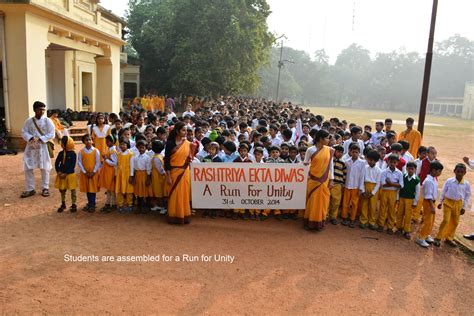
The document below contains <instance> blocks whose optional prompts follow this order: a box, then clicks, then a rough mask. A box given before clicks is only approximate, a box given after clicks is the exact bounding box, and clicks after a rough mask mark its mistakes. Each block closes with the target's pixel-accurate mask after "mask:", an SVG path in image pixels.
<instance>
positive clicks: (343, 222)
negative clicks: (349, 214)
mask: <svg viewBox="0 0 474 316" xmlns="http://www.w3.org/2000/svg"><path fill="white" fill-rule="evenodd" d="M341 224H342V225H344V226H348V225H349V221H348V220H347V218H344V219H343V220H342V222H341Z"/></svg>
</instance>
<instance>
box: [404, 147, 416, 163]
mask: <svg viewBox="0 0 474 316" xmlns="http://www.w3.org/2000/svg"><path fill="white" fill-rule="evenodd" d="M402 158H403V159H405V161H406V162H407V163H409V162H414V161H415V158H413V156H412V154H410V152H409V151H408V150H407V151H406V153H404V154H403V155H402Z"/></svg>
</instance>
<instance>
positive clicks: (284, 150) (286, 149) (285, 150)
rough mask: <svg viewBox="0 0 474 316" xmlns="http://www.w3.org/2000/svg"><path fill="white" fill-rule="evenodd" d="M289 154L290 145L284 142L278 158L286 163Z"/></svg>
mask: <svg viewBox="0 0 474 316" xmlns="http://www.w3.org/2000/svg"><path fill="white" fill-rule="evenodd" d="M289 154H290V144H288V143H286V142H285V143H282V144H281V145H280V158H281V159H283V160H285V162H287V161H288V157H289Z"/></svg>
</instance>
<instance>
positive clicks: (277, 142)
mask: <svg viewBox="0 0 474 316" xmlns="http://www.w3.org/2000/svg"><path fill="white" fill-rule="evenodd" d="M270 137H271V136H270ZM281 143H283V140H282V139H281V138H280V137H278V135H276V136H275V137H272V146H278V147H280V145H281Z"/></svg>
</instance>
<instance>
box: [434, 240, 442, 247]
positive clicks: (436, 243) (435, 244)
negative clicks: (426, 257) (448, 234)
mask: <svg viewBox="0 0 474 316" xmlns="http://www.w3.org/2000/svg"><path fill="white" fill-rule="evenodd" d="M433 245H434V246H436V247H439V246H441V240H439V239H435V240H434V241H433Z"/></svg>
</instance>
